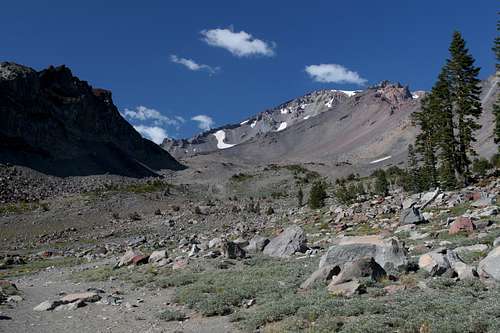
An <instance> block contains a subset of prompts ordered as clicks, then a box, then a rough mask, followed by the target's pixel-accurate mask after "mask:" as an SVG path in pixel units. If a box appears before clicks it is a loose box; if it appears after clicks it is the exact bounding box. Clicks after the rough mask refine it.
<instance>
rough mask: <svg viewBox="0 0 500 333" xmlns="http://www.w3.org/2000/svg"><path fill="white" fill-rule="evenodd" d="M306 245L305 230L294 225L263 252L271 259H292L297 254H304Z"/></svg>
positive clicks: (272, 241)
mask: <svg viewBox="0 0 500 333" xmlns="http://www.w3.org/2000/svg"><path fill="white" fill-rule="evenodd" d="M305 244H306V235H305V233H304V230H302V228H301V227H299V226H297V225H292V226H290V227H288V228H286V229H285V230H284V231H283V232H282V233H281V234H279V235H278V236H277V237H275V238H273V239H272V240H271V241H270V242H269V244H267V246H266V247H265V248H264V251H263V252H264V254H266V255H268V256H271V257H278V258H283V257H290V256H291V255H293V254H294V253H295V252H304V251H305V250H306V245H305Z"/></svg>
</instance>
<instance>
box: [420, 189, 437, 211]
mask: <svg viewBox="0 0 500 333" xmlns="http://www.w3.org/2000/svg"><path fill="white" fill-rule="evenodd" d="M439 193H440V190H439V187H438V188H436V189H435V190H434V191H431V192H427V193H424V194H423V195H422V198H421V199H420V202H421V203H422V204H421V205H420V209H424V208H425V207H427V206H428V205H430V204H431V203H432V202H433V201H434V200H435V199H436V198H437V197H438V195H439Z"/></svg>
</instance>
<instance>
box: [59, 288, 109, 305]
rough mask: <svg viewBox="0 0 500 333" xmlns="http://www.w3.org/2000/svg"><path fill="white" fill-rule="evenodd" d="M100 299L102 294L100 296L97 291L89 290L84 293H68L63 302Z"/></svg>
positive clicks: (62, 299)
mask: <svg viewBox="0 0 500 333" xmlns="http://www.w3.org/2000/svg"><path fill="white" fill-rule="evenodd" d="M100 299H101V296H99V295H98V294H97V293H95V292H90V291H88V292H84V293H76V294H68V295H66V296H64V297H63V298H61V302H63V303H73V302H76V301H81V302H97V301H98V300H100Z"/></svg>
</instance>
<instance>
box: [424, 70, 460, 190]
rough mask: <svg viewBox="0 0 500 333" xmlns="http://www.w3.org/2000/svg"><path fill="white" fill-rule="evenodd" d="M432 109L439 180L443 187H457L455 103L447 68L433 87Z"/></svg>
mask: <svg viewBox="0 0 500 333" xmlns="http://www.w3.org/2000/svg"><path fill="white" fill-rule="evenodd" d="M430 104H431V106H430V107H431V109H432V110H433V112H434V114H435V115H434V125H435V128H434V130H435V135H436V137H435V138H436V143H437V145H438V147H439V152H438V159H439V165H440V167H439V182H440V184H441V186H442V187H444V188H447V189H452V188H455V187H456V176H455V169H456V152H457V150H458V142H457V140H456V138H455V127H456V126H455V122H454V119H453V103H452V100H451V92H450V86H449V82H448V80H447V76H446V68H444V69H443V70H442V71H441V73H440V74H439V77H438V81H437V82H436V84H435V86H434V87H433V89H432V102H431V103H430Z"/></svg>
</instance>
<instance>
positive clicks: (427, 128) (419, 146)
mask: <svg viewBox="0 0 500 333" xmlns="http://www.w3.org/2000/svg"><path fill="white" fill-rule="evenodd" d="M434 95H435V93H434V92H433V91H431V93H430V94H429V95H428V96H425V97H424V98H423V100H422V102H421V105H422V108H421V111H420V112H417V113H415V114H414V120H415V122H416V123H417V125H418V126H419V127H420V133H419V134H418V135H417V139H416V142H415V145H416V151H417V152H418V153H419V154H420V155H421V156H422V160H423V166H422V168H421V170H420V172H419V180H420V181H419V184H418V186H417V191H420V190H426V189H428V188H430V187H432V186H435V185H436V182H437V175H436V164H437V162H436V147H437V141H436V135H437V128H436V125H437V123H436V114H437V109H436V103H437V99H436V98H435V96H434Z"/></svg>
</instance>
